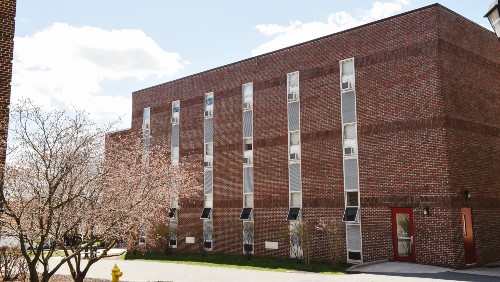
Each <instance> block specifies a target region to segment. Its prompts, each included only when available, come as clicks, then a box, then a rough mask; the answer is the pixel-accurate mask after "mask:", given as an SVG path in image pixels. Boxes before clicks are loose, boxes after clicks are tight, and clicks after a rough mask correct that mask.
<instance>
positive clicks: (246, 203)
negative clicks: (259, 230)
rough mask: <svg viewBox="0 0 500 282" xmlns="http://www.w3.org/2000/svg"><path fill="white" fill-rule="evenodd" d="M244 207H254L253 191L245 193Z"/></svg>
mask: <svg viewBox="0 0 500 282" xmlns="http://www.w3.org/2000/svg"><path fill="white" fill-rule="evenodd" d="M243 197H244V207H245V208H252V207H253V193H247V194H244V196H243Z"/></svg>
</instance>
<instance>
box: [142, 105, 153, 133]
mask: <svg viewBox="0 0 500 282" xmlns="http://www.w3.org/2000/svg"><path fill="white" fill-rule="evenodd" d="M150 126H151V109H150V108H144V111H143V116H142V129H143V130H149V129H150Z"/></svg>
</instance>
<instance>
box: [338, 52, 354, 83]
mask: <svg viewBox="0 0 500 282" xmlns="http://www.w3.org/2000/svg"><path fill="white" fill-rule="evenodd" d="M341 66H342V67H341V77H340V82H341V89H342V90H352V89H353V88H354V60H352V59H350V60H345V61H342V62H341Z"/></svg>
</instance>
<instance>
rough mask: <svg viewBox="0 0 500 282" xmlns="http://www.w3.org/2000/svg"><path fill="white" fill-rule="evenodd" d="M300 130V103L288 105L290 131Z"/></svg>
mask: <svg viewBox="0 0 500 282" xmlns="http://www.w3.org/2000/svg"><path fill="white" fill-rule="evenodd" d="M296 130H300V106H299V102H294V103H289V104H288V131H296Z"/></svg>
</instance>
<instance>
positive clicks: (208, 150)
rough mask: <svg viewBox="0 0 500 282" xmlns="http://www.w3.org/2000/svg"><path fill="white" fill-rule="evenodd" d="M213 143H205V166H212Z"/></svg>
mask: <svg viewBox="0 0 500 282" xmlns="http://www.w3.org/2000/svg"><path fill="white" fill-rule="evenodd" d="M213 153H214V152H213V143H212V142H210V143H205V167H212V161H213Z"/></svg>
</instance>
